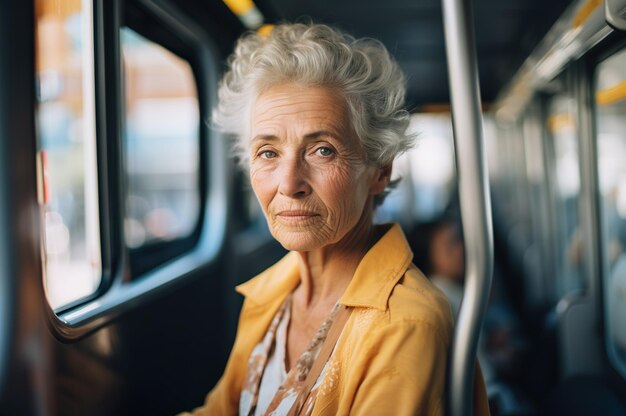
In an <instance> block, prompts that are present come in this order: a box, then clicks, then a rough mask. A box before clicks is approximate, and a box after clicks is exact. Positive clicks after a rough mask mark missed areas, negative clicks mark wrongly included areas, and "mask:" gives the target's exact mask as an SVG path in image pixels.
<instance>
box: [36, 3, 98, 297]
mask: <svg viewBox="0 0 626 416" xmlns="http://www.w3.org/2000/svg"><path fill="white" fill-rule="evenodd" d="M90 7H91V3H90V2H88V1H83V2H81V1H80V0H71V1H67V0H38V1H36V2H35V10H36V51H35V52H36V72H37V73H36V76H37V85H38V97H37V101H38V108H37V120H36V121H37V133H38V142H39V144H38V146H39V153H38V155H39V157H38V165H39V166H38V169H39V172H40V175H39V178H40V183H39V185H40V189H41V192H40V194H41V202H42V204H43V215H44V218H43V224H44V230H43V236H44V238H45V241H44V244H43V257H44V262H45V264H44V286H45V288H46V293H47V296H48V301H49V303H50V305H51V307H52V308H53V309H57V308H59V307H62V306H64V305H67V304H69V303H71V302H74V301H76V300H78V299H81V298H84V297H85V296H88V295H91V294H92V293H94V292H95V291H96V290H97V288H98V286H99V284H100V281H101V255H100V230H99V216H98V204H97V198H98V195H97V192H98V188H97V170H96V150H95V140H96V135H95V121H94V120H95V114H94V80H93V35H92V33H93V30H92V28H93V26H92V13H91V8H90Z"/></svg>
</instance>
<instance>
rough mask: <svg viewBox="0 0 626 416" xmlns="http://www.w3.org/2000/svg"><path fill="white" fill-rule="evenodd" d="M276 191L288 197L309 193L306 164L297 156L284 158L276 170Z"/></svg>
mask: <svg viewBox="0 0 626 416" xmlns="http://www.w3.org/2000/svg"><path fill="white" fill-rule="evenodd" d="M278 175H279V177H278V180H279V185H278V192H280V193H281V194H282V195H284V196H287V197H290V198H302V197H305V196H307V195H309V194H310V193H311V186H310V184H309V182H308V180H307V172H306V166H305V164H304V162H303V161H302V160H300V159H299V158H297V157H293V158H285V159H283V161H282V163H281V169H279V171H278Z"/></svg>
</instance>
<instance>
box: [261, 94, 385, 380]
mask: <svg viewBox="0 0 626 416" xmlns="http://www.w3.org/2000/svg"><path fill="white" fill-rule="evenodd" d="M250 132H251V134H250V145H249V149H250V180H251V184H252V189H253V190H254V193H255V194H256V196H257V198H258V200H259V202H260V204H261V208H262V209H263V212H264V214H265V217H266V219H267V222H268V224H269V228H270V230H271V232H272V235H273V236H274V238H276V239H277V240H278V241H279V242H280V243H281V244H282V245H283V246H284V247H285V248H286V249H288V250H292V251H296V252H298V253H299V255H300V282H301V283H300V285H299V286H298V287H297V288H296V289H295V290H294V292H293V301H292V315H291V321H290V323H289V329H288V335H287V360H286V363H285V365H286V367H287V368H289V365H290V363H293V362H295V361H296V360H297V358H298V357H299V356H300V355H301V353H302V352H303V351H304V350H305V349H306V346H307V344H308V343H309V341H310V340H311V338H312V337H313V335H314V334H315V332H316V331H317V329H318V327H319V325H320V324H321V322H323V320H324V319H325V318H326V316H327V315H328V313H329V312H330V310H331V309H332V307H333V306H334V305H335V303H336V302H337V300H338V299H339V298H340V297H341V295H342V294H343V292H344V291H345V289H346V288H347V286H348V284H349V283H350V280H351V278H352V276H353V274H354V271H355V270H356V267H357V266H358V263H359V262H360V261H361V259H362V258H363V256H364V255H365V253H366V252H367V250H368V249H369V248H370V247H371V246H372V245H373V244H374V242H375V241H376V239H377V238H378V236H379V235H380V230H377V229H376V228H375V227H374V226H373V225H372V215H373V214H372V212H373V196H374V195H377V194H379V193H381V192H383V191H384V189H385V187H386V186H387V184H388V183H389V177H390V175H391V166H387V167H378V166H373V165H372V164H368V163H367V162H366V156H365V152H364V150H363V147H362V145H361V142H360V140H359V138H358V137H357V135H356V133H355V132H354V128H353V126H352V123H351V120H350V115H349V110H348V107H347V104H346V102H345V100H344V98H343V97H342V96H341V95H340V94H338V93H337V91H336V90H334V89H332V88H330V87H323V86H318V87H301V86H298V85H296V84H281V85H277V86H274V87H271V88H269V89H267V90H265V91H264V92H263V93H261V94H260V95H259V96H258V97H257V99H256V101H255V103H254V104H253V106H252V111H251V118H250Z"/></svg>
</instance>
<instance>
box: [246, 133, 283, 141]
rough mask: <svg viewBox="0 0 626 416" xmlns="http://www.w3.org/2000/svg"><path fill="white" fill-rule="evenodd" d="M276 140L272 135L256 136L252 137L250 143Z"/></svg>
mask: <svg viewBox="0 0 626 416" xmlns="http://www.w3.org/2000/svg"><path fill="white" fill-rule="evenodd" d="M276 140H278V137H276V136H274V135H273V134H257V135H256V136H254V137H253V138H252V140H250V143H254V142H256V141H264V142H265V141H270V142H273V141H276Z"/></svg>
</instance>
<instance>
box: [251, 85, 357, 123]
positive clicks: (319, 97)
mask: <svg viewBox="0 0 626 416" xmlns="http://www.w3.org/2000/svg"><path fill="white" fill-rule="evenodd" d="M347 116H348V111H347V105H346V102H345V99H344V98H343V97H342V95H341V94H340V93H339V92H338V91H336V90H334V89H332V88H331V87H326V86H313V87H301V86H298V85H295V84H286V85H278V86H275V87H272V88H269V89H267V90H265V91H264V92H263V93H261V94H259V96H258V97H257V99H256V101H255V102H254V104H253V105H252V111H251V119H250V122H251V127H252V131H253V135H256V134H262V132H261V131H259V130H272V129H281V128H286V127H289V128H296V129H301V130H302V129H304V130H311V131H305V132H301V133H302V134H306V135H313V134H319V132H327V133H331V134H333V133H344V132H345V129H346V127H348V126H347V125H348V121H349V119H348V117H347Z"/></svg>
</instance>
